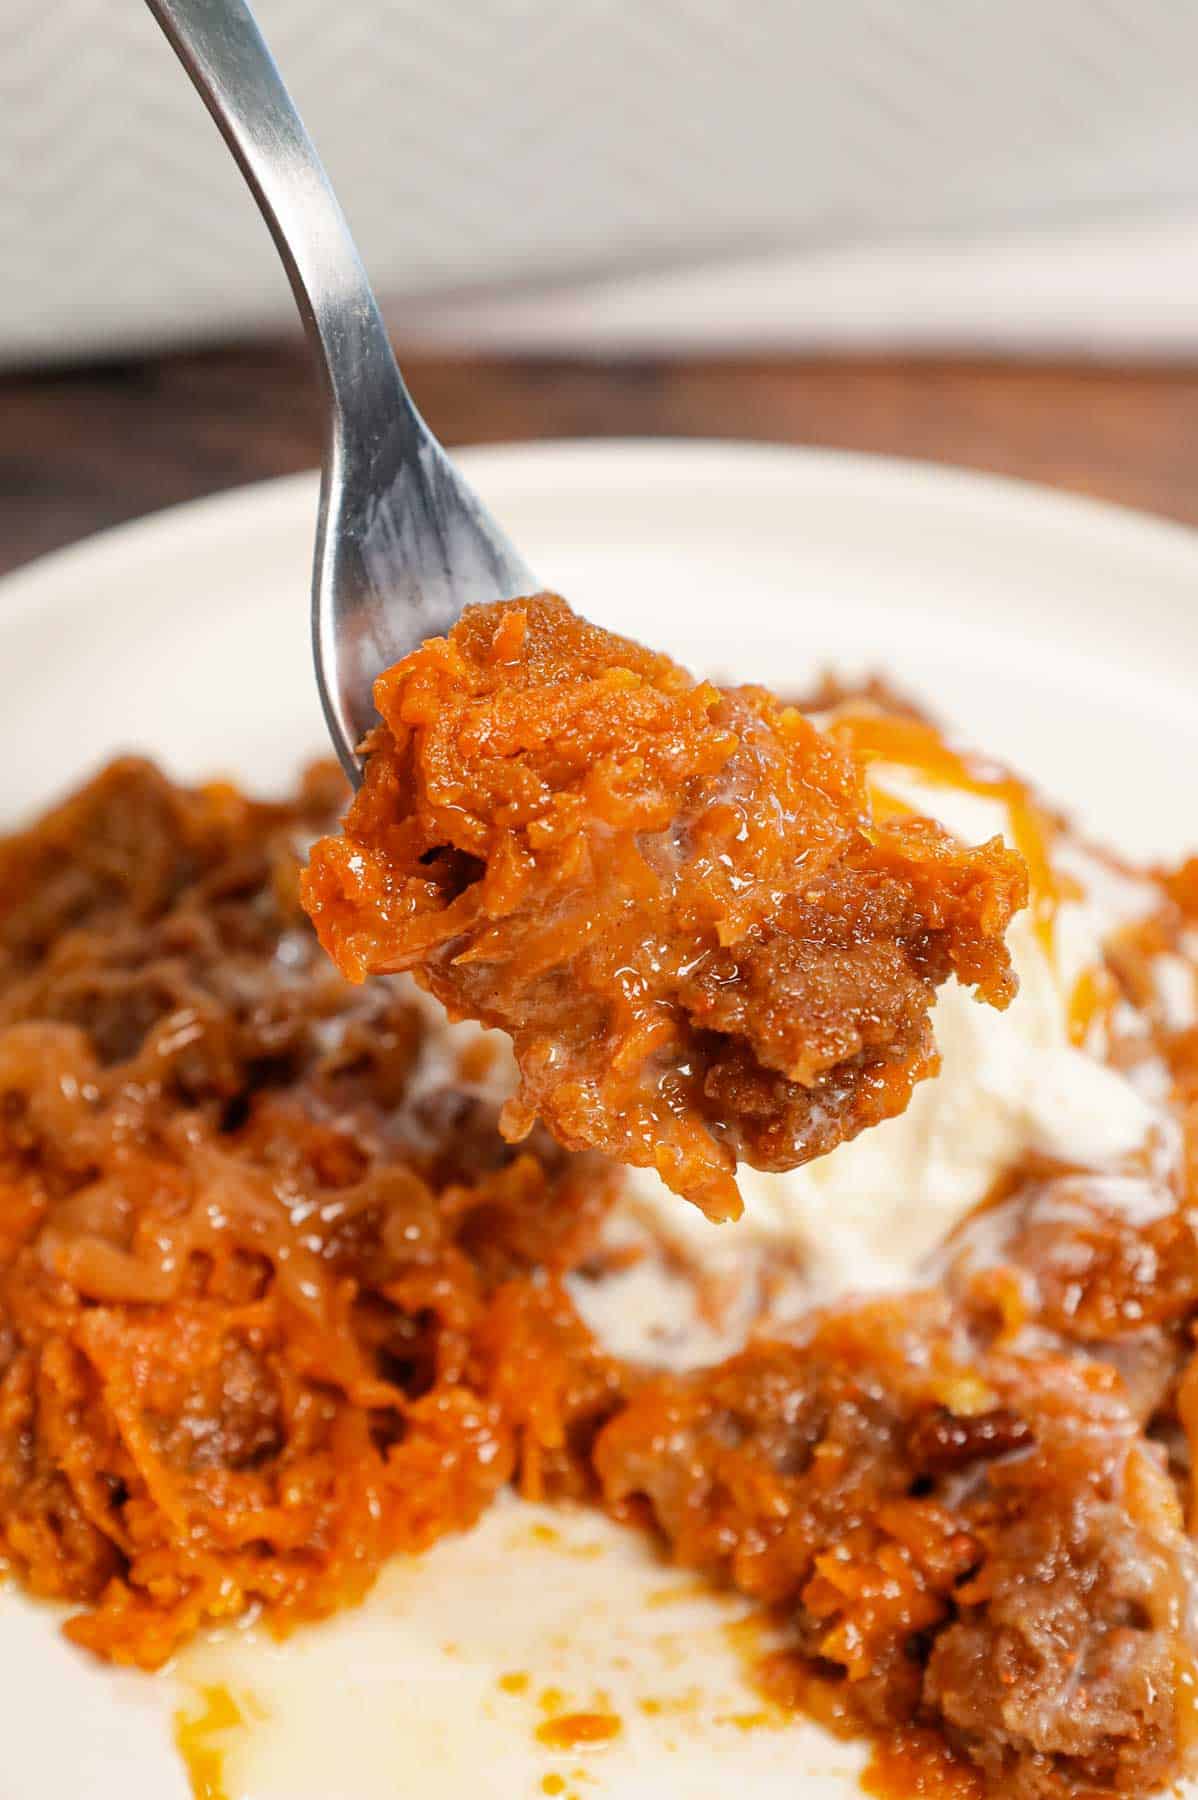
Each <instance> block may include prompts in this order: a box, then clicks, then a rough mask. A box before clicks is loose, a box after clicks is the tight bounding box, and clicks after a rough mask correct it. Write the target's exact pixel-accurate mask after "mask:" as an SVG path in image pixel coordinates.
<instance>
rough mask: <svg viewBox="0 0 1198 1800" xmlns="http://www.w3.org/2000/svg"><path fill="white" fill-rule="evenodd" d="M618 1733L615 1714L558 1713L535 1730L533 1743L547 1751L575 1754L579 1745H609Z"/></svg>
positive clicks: (621, 1727) (620, 1727)
mask: <svg viewBox="0 0 1198 1800" xmlns="http://www.w3.org/2000/svg"><path fill="white" fill-rule="evenodd" d="M622 1730H623V1726H622V1724H621V1722H620V1719H619V1718H618V1716H617V1715H616V1714H615V1713H600V1712H574V1713H560V1714H559V1715H558V1716H557V1718H555V1719H546V1720H545V1722H544V1724H542V1725H538V1726H537V1742H538V1743H541V1744H544V1745H546V1747H547V1748H548V1749H550V1750H576V1749H578V1747H579V1746H580V1745H582V1744H589V1745H594V1744H609V1743H611V1741H612V1739H613V1738H617V1737H619V1735H620V1732H621V1731H622Z"/></svg>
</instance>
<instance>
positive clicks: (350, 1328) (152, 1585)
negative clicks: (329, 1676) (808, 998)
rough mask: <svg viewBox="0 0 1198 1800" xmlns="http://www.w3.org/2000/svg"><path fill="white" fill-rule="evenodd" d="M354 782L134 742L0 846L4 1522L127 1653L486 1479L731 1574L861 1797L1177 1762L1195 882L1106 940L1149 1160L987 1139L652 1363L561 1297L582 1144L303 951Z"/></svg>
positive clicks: (1193, 1260)
mask: <svg viewBox="0 0 1198 1800" xmlns="http://www.w3.org/2000/svg"><path fill="white" fill-rule="evenodd" d="M342 798H343V794H342V791H341V789H340V787H339V784H338V782H337V780H336V779H335V778H330V776H329V775H328V773H327V772H317V773H316V774H314V775H313V776H312V777H310V778H308V779H307V780H306V781H305V782H304V783H303V784H302V785H301V788H300V790H299V792H298V793H297V795H296V796H295V798H294V799H293V800H292V801H291V802H289V803H287V804H283V805H273V806H266V805H260V804H256V803H254V802H251V801H249V800H247V799H245V798H244V797H243V796H242V795H240V794H239V793H237V792H235V791H234V790H233V789H231V788H229V787H227V786H223V785H210V786H208V787H204V788H197V789H185V788H180V787H177V786H174V785H173V784H171V783H170V782H168V781H167V780H165V778H164V777H163V776H161V775H160V774H159V773H158V772H157V771H155V770H154V769H153V768H151V767H150V766H148V765H146V764H144V763H138V762H128V761H127V762H121V763H117V764H114V765H113V766H112V767H111V768H110V769H108V770H107V771H105V772H104V773H103V774H102V775H101V776H99V777H98V778H97V779H96V780H95V781H93V782H91V783H89V784H88V785H87V786H85V787H84V788H82V789H81V790H80V791H79V792H78V793H77V794H75V795H74V796H73V797H72V798H71V799H70V800H69V801H68V802H67V803H66V804H65V805H64V806H63V807H61V808H59V809H57V810H56V811H54V812H52V813H51V814H49V815H48V816H47V817H45V818H44V819H42V820H40V821H38V822H37V823H36V824H35V825H34V826H32V827H31V828H30V829H29V830H27V831H25V832H21V833H18V834H16V835H15V836H13V837H11V838H9V839H7V840H3V841H0V1558H2V1559H3V1561H4V1562H5V1563H6V1564H7V1565H8V1567H9V1568H10V1569H11V1570H12V1571H13V1573H14V1574H15V1575H16V1576H17V1577H18V1578H19V1579H20V1580H21V1581H22V1582H23V1583H24V1584H25V1585H26V1586H27V1587H28V1588H29V1589H30V1590H31V1591H33V1592H35V1593H37V1594H42V1595H49V1596H52V1597H53V1598H55V1599H57V1600H60V1601H65V1602H67V1603H68V1605H69V1606H70V1608H71V1616H70V1618H69V1620H68V1624H67V1630H68V1632H69V1633H70V1635H71V1636H72V1638H73V1639H74V1640H75V1641H76V1642H78V1643H80V1644H82V1645H84V1646H86V1647H87V1648H89V1649H90V1650H92V1651H94V1652H95V1653H96V1654H98V1655H100V1656H103V1657H105V1658H109V1659H112V1660H116V1661H121V1662H132V1663H136V1664H139V1665H141V1666H143V1667H146V1668H152V1667H156V1666H157V1665H159V1664H161V1663H162V1662H163V1661H164V1660H165V1659H166V1658H167V1657H169V1656H170V1655H171V1653H172V1652H173V1651H174V1649H175V1648H176V1647H177V1646H178V1645H179V1644H180V1643H182V1642H183V1641H185V1640H186V1639H187V1638H189V1637H190V1636H191V1635H193V1634H194V1633H195V1632H196V1631H198V1630H200V1629H202V1628H203V1627H204V1625H205V1624H206V1623H208V1622H211V1621H222V1620H227V1619H230V1618H233V1617H236V1616H237V1615H238V1614H239V1613H242V1612H244V1611H245V1610H246V1609H247V1608H250V1607H261V1608H262V1609H263V1611H264V1615H265V1618H266V1620H267V1621H268V1622H269V1623H270V1624H271V1625H273V1626H274V1627H275V1628H276V1629H279V1630H284V1629H286V1628H288V1627H289V1626H291V1625H292V1624H294V1623H296V1622H297V1621H302V1620H306V1619H310V1618H313V1617H316V1616H319V1615H321V1614H324V1613H328V1612H330V1611H333V1610H335V1609H336V1608H338V1607H342V1606H347V1605H352V1604H353V1603H354V1602H355V1601H357V1600H358V1599H359V1598H360V1597H361V1595H362V1594H363V1592H364V1591H365V1589H366V1588H367V1587H368V1585H369V1583H370V1581H371V1580H372V1578H373V1576H374V1574H375V1572H376V1570H377V1568H378V1567H379V1565H380V1563H381V1562H382V1561H383V1559H384V1558H386V1557H387V1556H388V1555H390V1554H392V1553H394V1552H397V1551H406V1550H412V1549H418V1548H419V1547H420V1546H422V1545H425V1544H428V1543H430V1542H432V1541H433V1540H434V1539H435V1538H436V1537H438V1536H439V1535H441V1534H443V1533H445V1532H448V1531H453V1530H457V1529H461V1528H463V1527H465V1526H468V1525H469V1524H470V1522H471V1521H472V1520H473V1519H474V1518H476V1517H477V1516H478V1514H479V1513H480V1511H481V1510H482V1509H483V1508H484V1507H486V1506H487V1505H488V1504H489V1503H490V1501H491V1500H492V1499H493V1498H494V1496H495V1495H496V1494H497V1493H499V1492H500V1490H501V1489H502V1488H503V1487H504V1486H506V1485H507V1484H509V1483H515V1485H516V1486H517V1487H518V1489H519V1491H520V1492H521V1493H523V1494H524V1495H526V1496H528V1497H530V1498H535V1499H538V1500H540V1499H546V1500H552V1499H553V1498H555V1497H559V1496H560V1497H565V1498H568V1499H570V1500H571V1501H574V1502H583V1503H589V1504H603V1505H606V1506H607V1507H608V1508H610V1509H611V1510H613V1511H614V1512H615V1513H616V1514H617V1515H618V1516H620V1517H622V1518H624V1519H626V1520H627V1521H628V1522H629V1523H630V1524H632V1525H636V1526H641V1527H647V1528H649V1529H650V1530H652V1531H653V1532H654V1533H655V1535H656V1536H657V1538H658V1540H659V1542H660V1543H662V1544H664V1545H665V1546H667V1547H668V1549H669V1551H670V1552H671V1554H672V1555H673V1557H674V1558H675V1560H677V1561H678V1562H680V1563H685V1564H687V1565H690V1566H692V1567H694V1568H697V1569H699V1570H701V1571H702V1572H703V1574H704V1575H705V1577H706V1578H707V1579H709V1580H710V1581H712V1582H713V1583H724V1582H731V1583H734V1584H735V1585H737V1586H738V1587H740V1588H741V1589H742V1590H743V1591H744V1592H745V1593H746V1594H747V1595H749V1596H751V1597H752V1598H753V1600H754V1601H755V1602H756V1603H757V1605H758V1607H759V1608H761V1609H762V1611H763V1612H766V1611H768V1612H769V1614H770V1616H771V1618H772V1619H773V1621H774V1622H775V1624H776V1625H778V1626H780V1629H781V1641H782V1649H781V1651H780V1653H779V1654H778V1655H777V1656H776V1657H775V1658H774V1660H773V1662H772V1664H771V1667H770V1670H769V1685H770V1691H771V1693H772V1694H773V1695H774V1696H775V1697H776V1698H783V1699H785V1700H787V1701H788V1702H789V1703H791V1704H794V1705H796V1706H802V1707H805V1708H807V1709H809V1710H813V1711H815V1712H817V1714H818V1716H820V1717H821V1718H824V1719H825V1720H827V1721H829V1722H831V1723H832V1724H833V1725H834V1726H835V1727H836V1728H837V1729H839V1730H841V1731H844V1732H851V1733H857V1734H860V1733H865V1734H867V1735H868V1736H869V1737H871V1738H872V1739H873V1741H874V1743H875V1745H876V1746H877V1754H876V1756H875V1762H874V1765H873V1768H872V1773H871V1775H870V1777H869V1780H870V1784H871V1787H870V1791H872V1792H874V1793H883V1794H885V1795H886V1796H887V1800H899V1797H900V1796H901V1800H909V1797H910V1796H914V1795H920V1794H922V1795H924V1796H927V1795H929V1794H931V1795H934V1796H939V1797H941V1800H978V1796H979V1795H981V1794H983V1793H986V1794H993V1795H994V1796H995V1797H996V1800H999V1797H1009V1796H1012V1795H1014V1796H1017V1797H1022V1800H1047V1797H1057V1796H1059V1797H1060V1800H1082V1796H1087V1797H1090V1796H1094V1795H1097V1794H1102V1795H1116V1794H1122V1795H1127V1796H1134V1797H1144V1796H1147V1794H1148V1793H1150V1792H1151V1791H1153V1790H1155V1789H1157V1788H1159V1787H1160V1786H1161V1785H1162V1784H1164V1783H1167V1782H1169V1781H1171V1780H1173V1779H1175V1778H1176V1777H1178V1776H1180V1775H1181V1774H1183V1773H1184V1772H1185V1771H1186V1770H1187V1769H1188V1768H1189V1767H1190V1766H1191V1764H1192V1761H1193V1746H1194V1708H1193V1695H1194V1693H1195V1682H1194V1654H1193V1652H1194V1645H1193V1626H1192V1618H1193V1615H1194V1607H1193V1599H1192V1597H1193V1594H1194V1592H1195V1585H1194V1574H1193V1552H1192V1548H1191V1544H1190V1540H1189V1538H1188V1537H1187V1535H1186V1532H1185V1530H1184V1528H1183V1523H1182V1513H1183V1506H1184V1505H1185V1504H1189V1505H1190V1506H1191V1508H1193V1505H1194V1502H1193V1497H1192V1488H1193V1469H1194V1467H1195V1466H1196V1464H1198V1459H1196V1458H1195V1457H1194V1456H1193V1455H1192V1454H1191V1453H1190V1444H1191V1441H1192V1440H1194V1441H1198V1372H1196V1367H1195V1356H1194V1351H1193V1343H1194V1332H1195V1324H1196V1322H1198V1248H1196V1239H1195V1230H1194V1219H1193V1212H1192V1204H1191V1203H1192V1198H1193V1193H1194V1186H1193V1182H1194V1171H1195V1169H1196V1168H1198V1162H1196V1160H1195V1157H1194V1154H1193V1142H1194V1140H1195V1136H1196V1134H1198V1133H1196V1126H1195V1120H1196V1119H1198V1106H1196V1104H1195V1094H1196V1093H1198V1079H1196V1076H1195V1070H1196V1069H1198V1050H1196V1049H1195V1044H1194V1033H1193V1030H1192V1028H1190V1027H1187V1026H1186V1024H1185V1023H1184V1022H1183V1021H1179V1020H1178V1019H1177V1018H1176V1017H1175V1016H1174V1014H1173V1012H1172V1011H1171V1010H1170V1009H1169V1008H1168V1007H1165V1006H1164V1004H1163V1002H1162V1001H1161V999H1160V996H1159V991H1158V990H1159V984H1158V983H1156V982H1155V981H1154V979H1153V970H1154V967H1155V960H1156V958H1157V957H1158V956H1159V955H1161V954H1167V955H1169V956H1172V957H1175V958H1176V957H1183V958H1184V957H1185V956H1187V955H1189V951H1188V950H1187V943H1188V941H1189V939H1188V930H1189V920H1190V919H1192V917H1193V913H1194V908H1193V906H1192V904H1191V886H1190V885H1187V883H1188V877H1185V876H1184V875H1183V876H1181V877H1176V878H1172V879H1171V880H1170V881H1167V882H1163V883H1162V885H1161V888H1160V894H1161V908H1160V913H1159V916H1158V917H1155V918H1153V919H1152V920H1151V921H1149V922H1148V923H1147V924H1146V925H1145V926H1144V927H1143V929H1142V930H1139V931H1137V932H1136V933H1134V934H1132V935H1131V936H1129V937H1126V938H1125V939H1124V940H1123V941H1121V942H1120V944H1119V945H1118V946H1117V948H1115V949H1112V952H1111V969H1112V972H1113V975H1114V976H1115V977H1117V980H1118V983H1119V987H1120V992H1121V994H1122V996H1123V1002H1122V1003H1121V1010H1120V1017H1121V1018H1122V1024H1121V1026H1120V1030H1121V1031H1122V1032H1123V1034H1124V1036H1125V1037H1126V1043H1125V1044H1122V1047H1120V1043H1118V1042H1116V1043H1115V1044H1114V1046H1113V1048H1112V1052H1111V1054H1112V1055H1113V1056H1116V1057H1118V1056H1122V1055H1126V1056H1128V1057H1132V1058H1134V1057H1144V1056H1148V1055H1150V1056H1152V1057H1154V1058H1156V1059H1157V1060H1158V1062H1159V1065H1160V1066H1159V1069H1158V1077H1159V1079H1160V1080H1163V1081H1165V1082H1166V1083H1168V1082H1171V1083H1172V1087H1173V1102H1172V1104H1173V1107H1174V1111H1175V1113H1176V1117H1177V1120H1178V1123H1179V1126H1180V1128H1181V1131H1182V1133H1183V1136H1184V1137H1185V1139H1186V1141H1187V1144H1188V1146H1189V1154H1188V1155H1186V1156H1183V1158H1182V1160H1181V1164H1180V1167H1179V1171H1178V1172H1177V1173H1176V1174H1172V1175H1171V1174H1168V1173H1162V1172H1161V1171H1160V1170H1157V1169H1156V1168H1155V1167H1150V1166H1147V1165H1146V1166H1145V1167H1143V1168H1138V1169H1137V1168H1132V1169H1128V1170H1126V1171H1124V1173H1123V1174H1121V1175H1119V1176H1118V1177H1114V1176H1112V1175H1111V1174H1110V1173H1107V1174H1104V1175H1100V1176H1096V1175H1092V1174H1087V1173H1086V1172H1085V1171H1077V1170H1068V1169H1061V1168H1051V1167H1046V1166H1042V1165H1036V1166H1030V1165H1029V1166H1027V1167H1025V1168H1021V1169H1017V1170H1012V1171H1011V1172H1010V1175H1009V1179H1008V1181H1007V1182H1006V1184H1005V1186H1004V1189H1003V1192H1002V1193H1001V1194H1000V1195H996V1196H995V1197H994V1201H993V1203H992V1204H991V1205H989V1206H988V1207H986V1208H985V1209H983V1210H982V1211H981V1212H980V1213H979V1214H978V1215H977V1216H976V1218H975V1219H974V1220H973V1221H971V1222H970V1224H969V1225H968V1226H967V1227H966V1228H965V1229H964V1230H963V1231H962V1232H960V1233H959V1234H957V1235H956V1237H955V1238H954V1239H953V1240H952V1241H951V1242H950V1244H949V1245H947V1246H946V1247H945V1250H944V1253H943V1258H942V1264H943V1280H942V1283H941V1286H940V1288H939V1289H936V1290H930V1291H926V1292H923V1293H918V1294H909V1295H903V1296H897V1297H888V1298H886V1299H883V1300H873V1301H865V1302H852V1301H846V1302H844V1303H843V1304H842V1305H840V1306H838V1307H837V1308H835V1309H833V1310H830V1311H825V1312H822V1313H814V1314H810V1315H809V1316H808V1317H806V1318H805V1319H802V1320H800V1321H799V1322H798V1323H797V1325H796V1326H795V1327H794V1328H793V1330H792V1332H791V1334H790V1336H789V1337H788V1339H787V1340H786V1341H773V1342H767V1341H762V1342H757V1343H754V1344H752V1345H751V1346H750V1347H749V1348H748V1349H747V1350H745V1351H744V1352H743V1353H742V1354H740V1355H738V1356H735V1357H732V1358H730V1359H729V1360H727V1361H726V1362H723V1363H721V1364H718V1365H716V1366H715V1367H712V1368H710V1369H706V1370H701V1371H699V1372H697V1373H695V1374H692V1375H687V1376H662V1375H653V1374H651V1373H649V1372H648V1371H646V1370H644V1369H641V1368H638V1367H636V1366H635V1365H633V1364H630V1363H627V1362H622V1361H621V1360H619V1359H617V1358H615V1357H613V1356H611V1355H609V1354H607V1353H606V1352H605V1351H604V1349H603V1348H602V1346H601V1345H600V1344H598V1343H597V1342H596V1341H595V1339H594V1338H593V1337H592V1335H591V1333H590V1332H589V1330H588V1329H587V1327H586V1325H585V1324H584V1322H583V1321H582V1319H581V1318H580V1317H579V1314H578V1312H577V1311H576V1310H575V1306H574V1302H573V1294H574V1293H575V1292H576V1291H577V1284H578V1283H579V1282H583V1281H585V1282H587V1283H591V1282H594V1281H601V1280H603V1279H604V1278H605V1277H604V1274H603V1268H604V1262H603V1257H602V1255H601V1254H600V1253H599V1252H600V1250H601V1240H600V1238H599V1232H600V1230H601V1227H602V1222H603V1219H604V1217H605V1214H606V1212H607V1209H608V1207H609V1205H610V1202H611V1201H612V1199H613V1196H614V1194H615V1192H616V1190H617V1187H618V1172H617V1171H616V1170H615V1169H614V1168H613V1167H612V1166H611V1165H610V1164H607V1163H605V1162H604V1161H603V1159H601V1158H598V1157H595V1156H593V1155H589V1154H586V1155H579V1154H571V1153H568V1152H566V1151H564V1150H562V1149H561V1148H560V1147H559V1146H558V1145H557V1144H556V1143H555V1142H554V1141H553V1140H552V1139H551V1138H550V1137H549V1135H548V1134H547V1133H545V1132H543V1131H539V1130H537V1131H534V1132H533V1133H532V1134H531V1135H530V1137H529V1138H528V1139H527V1140H526V1141H525V1142H524V1143H523V1144H522V1145H520V1146H519V1147H513V1146H512V1145H511V1144H508V1143H506V1142H505V1141H504V1140H503V1139H502V1138H501V1136H500V1134H499V1132H498V1129H497V1096H496V1094H495V1093H494V1092H492V1090H491V1088H490V1087H489V1086H488V1083H487V1081H486V1079H485V1076H486V1071H485V1067H484V1063H485V1057H482V1056H480V1055H479V1054H478V1051H479V1048H480V1046H479V1045H478V1044H477V1043H475V1044H474V1045H473V1046H471V1047H470V1048H469V1049H467V1050H462V1051H460V1052H452V1051H451V1050H450V1048H449V1047H447V1044H446V1041H445V1038H444V1034H443V1033H442V1032H441V1031H440V1030H439V1029H437V1028H435V1027H434V1028H431V1029H430V1026H429V1023H428V1013H427V1010H426V1008H425V1006H424V1004H423V1003H422V1002H421V1001H420V997H419V996H418V995H415V994H414V993H413V992H412V990H411V989H410V987H409V986H408V985H407V984H405V983H397V982H393V981H389V980H387V979H380V980H378V981H375V982H371V983H370V984H368V985H366V986H359V987H354V986H351V985H350V984H348V983H346V982H345V981H344V980H343V979H342V978H341V977H340V976H339V975H338V974H337V972H336V971H335V970H334V969H333V968H332V967H331V965H330V964H329V963H328V961H327V959H326V958H325V957H324V956H323V955H322V954H321V952H320V950H319V947H318V945H317V943H316V939H315V936H314V934H313V932H312V930H311V928H310V926H309V924H308V921H307V919H306V918H305V916H304V913H303V911H302V909H301V907H300V904H299V898H298V880H299V870H300V864H301V860H302V857H303V854H304V852H305V849H306V847H307V844H308V842H309V841H310V839H311V838H312V836H313V835H314V834H315V833H317V832H319V831H322V830H327V829H329V827H330V826H331V824H332V821H333V818H334V816H335V812H336V809H337V807H338V806H339V805H340V803H341V800H342ZM1154 996H1156V997H1155V998H1154ZM1128 1190H1130V1192H1129V1191H1128ZM518 1598H519V1597H518V1596H516V1601H517V1603H518ZM567 1729H568V1730H569V1731H570V1732H571V1733H573V1732H577V1731H580V1730H581V1731H583V1732H584V1733H587V1732H589V1733H591V1734H592V1735H593V1734H596V1733H599V1732H610V1730H611V1729H613V1722H612V1721H611V1720H610V1719H607V1718H605V1717H603V1716H599V1715H589V1714H588V1715H571V1718H570V1720H569V1721H566V1722H564V1723H563V1730H567ZM801 1779H802V1770H801V1767H797V1768H796V1780H798V1781H799V1782H800V1783H801Z"/></svg>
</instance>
